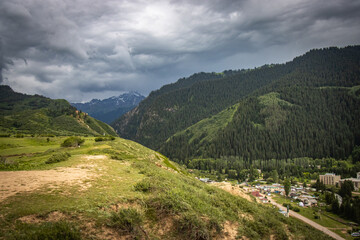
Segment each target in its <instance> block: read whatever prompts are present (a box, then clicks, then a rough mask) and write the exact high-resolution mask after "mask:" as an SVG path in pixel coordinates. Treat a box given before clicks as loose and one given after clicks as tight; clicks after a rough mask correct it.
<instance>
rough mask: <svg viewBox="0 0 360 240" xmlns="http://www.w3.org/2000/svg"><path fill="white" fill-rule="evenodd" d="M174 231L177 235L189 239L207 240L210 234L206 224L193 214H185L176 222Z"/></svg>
mask: <svg viewBox="0 0 360 240" xmlns="http://www.w3.org/2000/svg"><path fill="white" fill-rule="evenodd" d="M176 230H177V231H178V233H179V234H182V235H185V236H186V237H187V238H189V239H194V240H207V239H210V233H209V230H208V228H207V226H206V222H205V221H203V220H202V219H200V218H199V217H198V216H197V215H196V214H195V213H185V214H183V215H182V216H181V217H180V219H178V220H177V221H176Z"/></svg>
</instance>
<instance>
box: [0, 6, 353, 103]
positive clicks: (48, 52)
mask: <svg viewBox="0 0 360 240" xmlns="http://www.w3.org/2000/svg"><path fill="white" fill-rule="evenodd" d="M359 12H360V2H359V1H358V0H347V1H343V0H319V1H312V0H294V1H287V0H274V1H260V0H242V1H241V0H233V1H231V0H210V1H194V0H191V1H190V0H182V1H179V0H176V1H175V0H173V1H170V0H169V1H145V0H144V1H141V0H139V1H129V0H101V1H100V0H62V1H58V0H47V1H43V0H12V1H1V2H0V81H1V82H2V83H3V84H9V85H10V86H12V87H13V88H14V89H15V90H17V91H20V92H26V93H32V94H33V93H38V94H43V95H46V96H49V97H52V98H66V99H68V100H70V101H84V100H89V99H91V98H95V97H97V98H103V97H109V96H110V95H114V94H118V93H120V92H123V91H128V90H137V91H139V92H142V93H143V94H147V93H149V92H150V91H151V90H154V89H157V88H159V87H160V86H162V85H163V84H166V83H169V82H174V81H176V80H177V79H178V78H180V77H184V76H188V75H190V74H192V73H194V72H200V71H222V70H225V69H239V68H248V67H254V66H260V65H262V64H265V63H279V62H285V61H289V60H291V59H292V58H293V57H295V56H296V55H299V54H302V53H304V52H305V51H308V50H309V49H311V48H320V47H327V46H345V45H353V44H360V28H359V26H360V14H358V13H359Z"/></svg>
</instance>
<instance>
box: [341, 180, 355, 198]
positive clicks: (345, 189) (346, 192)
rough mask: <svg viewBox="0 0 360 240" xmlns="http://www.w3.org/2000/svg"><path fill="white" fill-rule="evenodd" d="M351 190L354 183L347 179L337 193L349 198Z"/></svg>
mask: <svg viewBox="0 0 360 240" xmlns="http://www.w3.org/2000/svg"><path fill="white" fill-rule="evenodd" d="M352 191H354V183H353V182H352V181H349V180H345V181H344V182H343V183H342V184H341V187H340V190H339V195H340V196H341V197H343V198H351V196H352Z"/></svg>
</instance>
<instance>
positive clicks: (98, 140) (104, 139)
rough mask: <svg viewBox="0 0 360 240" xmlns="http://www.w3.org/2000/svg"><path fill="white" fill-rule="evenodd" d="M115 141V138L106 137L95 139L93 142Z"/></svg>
mask: <svg viewBox="0 0 360 240" xmlns="http://www.w3.org/2000/svg"><path fill="white" fill-rule="evenodd" d="M113 140H115V137H113V136H107V137H96V138H95V142H101V141H113Z"/></svg>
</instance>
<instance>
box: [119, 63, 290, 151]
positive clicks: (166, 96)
mask: <svg viewBox="0 0 360 240" xmlns="http://www.w3.org/2000/svg"><path fill="white" fill-rule="evenodd" d="M287 71H288V69H286V68H281V67H280V66H279V65H274V66H273V65H271V66H263V67H261V68H259V69H257V70H256V71H255V70H240V71H225V72H223V73H221V74H216V73H211V74H209V73H199V74H195V75H193V76H191V77H189V79H180V80H179V81H178V82H177V83H175V84H172V85H167V86H164V87H163V88H161V89H160V90H158V91H155V92H152V93H151V94H150V95H149V97H147V98H146V99H145V100H143V101H142V102H141V103H140V104H139V106H138V107H136V108H135V109H133V110H132V111H130V112H128V113H127V114H125V115H123V116H122V117H121V118H120V119H119V120H117V121H115V122H114V123H113V124H112V126H113V127H114V129H116V130H117V131H118V133H119V134H120V136H122V137H124V138H128V139H132V140H135V141H137V142H139V143H141V144H144V145H145V146H148V147H151V148H153V149H158V148H159V147H160V146H161V144H162V143H163V142H165V141H166V140H167V139H168V138H169V137H170V136H172V135H173V134H175V133H176V132H178V131H181V130H184V129H186V128H187V127H189V126H191V125H193V124H195V123H196V122H198V121H200V120H202V119H204V118H206V117H210V116H212V115H214V114H216V113H219V112H220V111H222V110H224V109H225V108H227V107H229V106H231V105H233V104H235V103H236V102H238V101H239V100H240V99H242V98H243V97H245V96H247V95H249V94H250V93H252V92H253V91H255V90H257V89H258V88H259V87H261V86H263V85H266V84H268V83H270V82H272V81H273V80H275V79H277V78H279V77H280V76H282V75H283V74H285V73H286V72H287Z"/></svg>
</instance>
